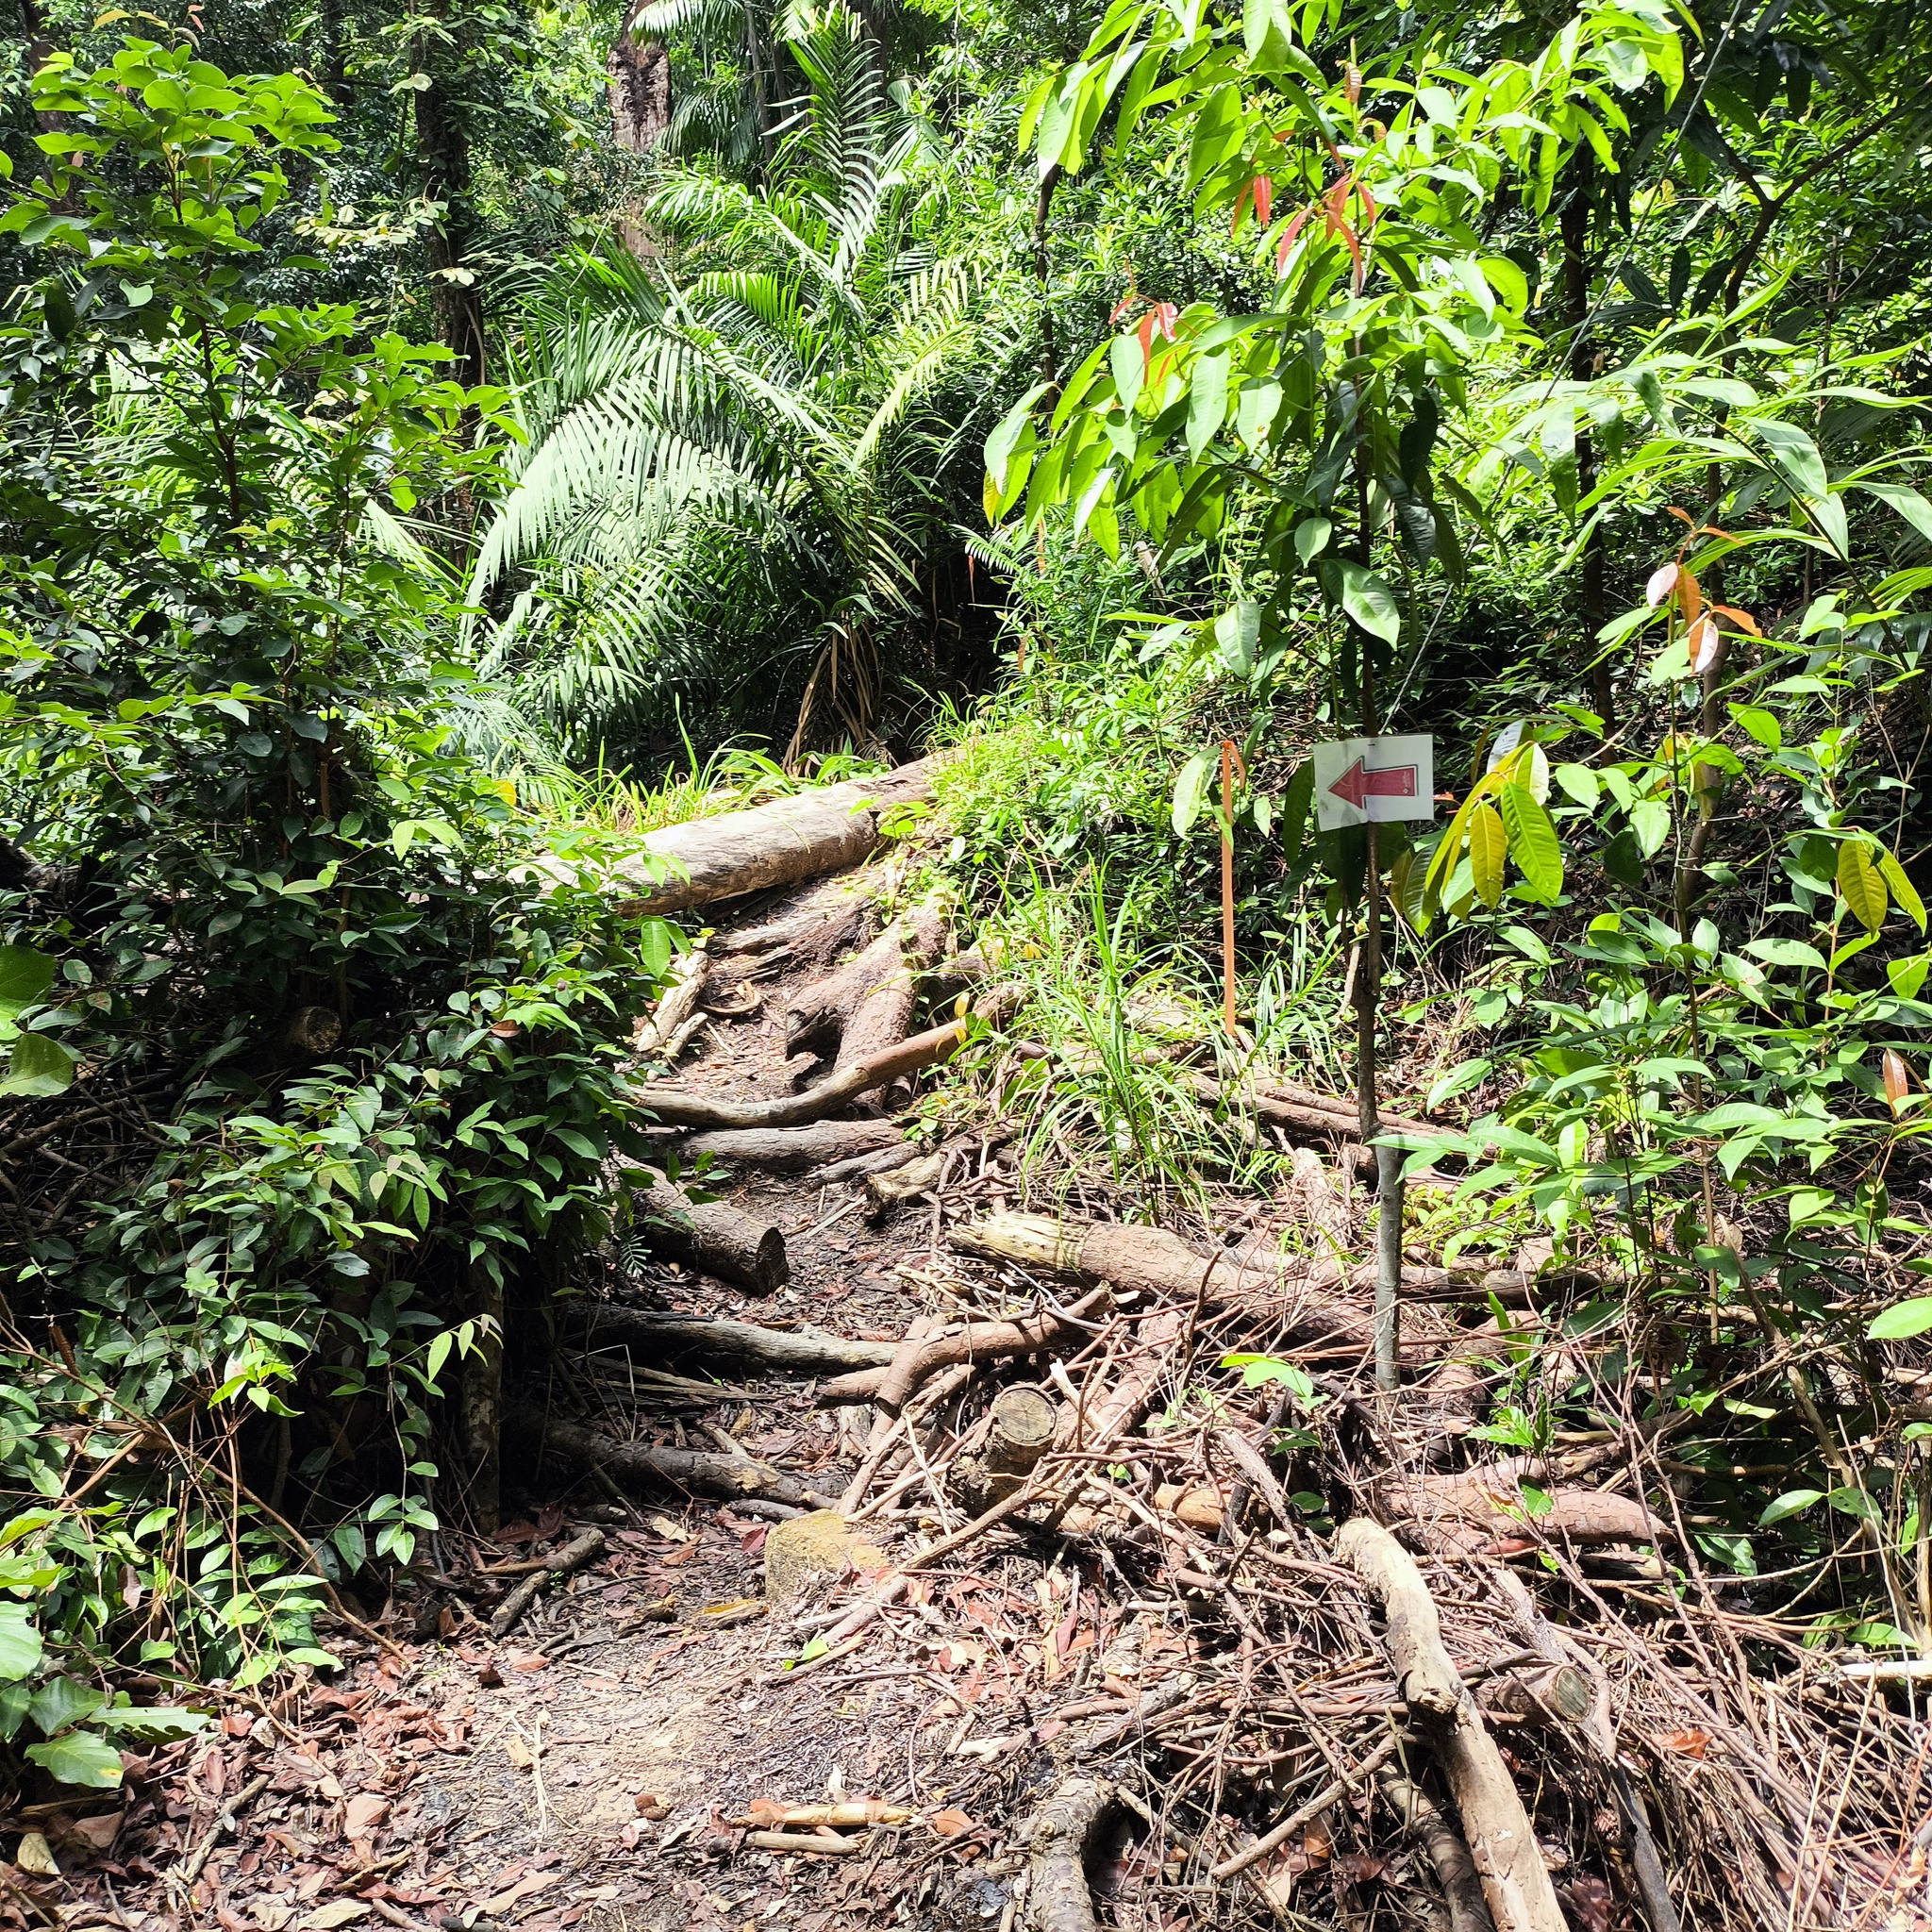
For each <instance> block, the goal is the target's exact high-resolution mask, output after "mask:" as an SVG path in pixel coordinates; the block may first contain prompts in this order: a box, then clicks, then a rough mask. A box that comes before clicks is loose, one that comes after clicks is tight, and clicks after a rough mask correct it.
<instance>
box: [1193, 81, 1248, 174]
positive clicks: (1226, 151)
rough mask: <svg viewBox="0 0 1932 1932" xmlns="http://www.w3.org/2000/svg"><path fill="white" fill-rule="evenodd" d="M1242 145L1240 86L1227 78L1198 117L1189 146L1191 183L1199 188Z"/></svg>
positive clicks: (1229, 159) (1195, 120)
mask: <svg viewBox="0 0 1932 1932" xmlns="http://www.w3.org/2000/svg"><path fill="white" fill-rule="evenodd" d="M1240 151H1241V89H1240V88H1238V87H1237V86H1236V85H1235V84H1234V82H1233V81H1231V80H1224V81H1223V82H1222V84H1221V85H1220V86H1219V87H1218V88H1216V89H1215V90H1214V92H1212V93H1211V94H1209V95H1208V100H1207V104H1206V105H1205V106H1204V107H1203V108H1202V109H1201V111H1200V113H1199V114H1198V115H1196V116H1195V119H1194V138H1193V140H1192V142H1191V143H1190V144H1189V147H1188V186H1189V187H1190V188H1198V187H1199V186H1200V185H1201V183H1202V182H1203V181H1204V180H1206V179H1207V177H1208V175H1211V174H1212V173H1213V172H1214V171H1215V169H1217V168H1219V167H1224V166H1225V165H1226V163H1227V162H1229V161H1231V160H1233V159H1235V158H1236V157H1237V156H1238V155H1239V153H1240Z"/></svg>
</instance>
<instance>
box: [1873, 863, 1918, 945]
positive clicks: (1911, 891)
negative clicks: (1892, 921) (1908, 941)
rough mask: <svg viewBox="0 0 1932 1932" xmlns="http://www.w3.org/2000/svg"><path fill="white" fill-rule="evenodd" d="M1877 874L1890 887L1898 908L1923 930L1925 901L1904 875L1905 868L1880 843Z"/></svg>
mask: <svg viewBox="0 0 1932 1932" xmlns="http://www.w3.org/2000/svg"><path fill="white" fill-rule="evenodd" d="M1878 875H1879V877H1880V878H1882V879H1883V880H1884V881H1885V883H1886V884H1887V885H1888V886H1890V888H1891V896H1892V897H1893V898H1894V899H1896V900H1897V901H1898V908H1899V910H1900V911H1901V912H1903V913H1904V914H1905V915H1906V917H1907V919H1909V920H1910V921H1911V922H1912V924H1914V925H1916V926H1917V927H1918V928H1919V930H1920V931H1921V932H1924V930H1925V902H1924V900H1923V899H1922V898H1920V897H1919V889H1918V888H1917V887H1916V886H1915V885H1913V884H1912V882H1911V880H1910V879H1908V878H1907V876H1906V869H1905V867H1904V866H1902V865H1901V864H1900V863H1899V862H1898V860H1897V859H1896V858H1893V857H1892V856H1891V854H1890V852H1888V851H1886V849H1885V848H1884V847H1883V846H1882V845H1881V846H1880V847H1879V848H1878Z"/></svg>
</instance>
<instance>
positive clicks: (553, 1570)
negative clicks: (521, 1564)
mask: <svg viewBox="0 0 1932 1932" xmlns="http://www.w3.org/2000/svg"><path fill="white" fill-rule="evenodd" d="M603 1551H604V1532H603V1531H602V1530H601V1529H587V1530H585V1532H584V1533H583V1535H582V1536H580V1537H578V1538H576V1540H575V1541H573V1542H570V1543H567V1544H565V1546H564V1547H563V1548H562V1549H560V1550H556V1551H553V1552H552V1553H551V1555H549V1556H547V1557H544V1558H543V1560H542V1561H541V1563H540V1564H539V1565H538V1566H537V1568H536V1571H535V1572H534V1574H531V1575H529V1576H526V1577H525V1579H524V1580H523V1582H521V1583H520V1584H518V1585H517V1587H516V1588H515V1589H514V1590H513V1591H510V1593H509V1594H508V1596H507V1597H505V1598H504V1600H503V1601H502V1602H501V1603H500V1604H498V1605H497V1607H496V1611H495V1614H494V1615H493V1616H492V1617H491V1619H490V1634H491V1636H492V1637H507V1636H508V1634H509V1633H510V1632H511V1631H512V1630H514V1629H515V1628H516V1626H517V1624H518V1622H519V1620H520V1619H521V1618H522V1616H523V1614H524V1612H525V1610H527V1609H528V1608H529V1607H530V1606H531V1605H532V1604H533V1603H535V1602H536V1601H537V1592H538V1591H540V1590H541V1589H542V1588H543V1586H544V1585H545V1584H546V1583H548V1582H550V1581H551V1579H552V1578H553V1577H558V1576H569V1575H571V1574H573V1573H575V1571H578V1570H581V1569H582V1568H583V1567H584V1565H585V1564H586V1563H590V1562H593V1561H595V1559H596V1558H597V1557H599V1556H601V1555H602V1554H603Z"/></svg>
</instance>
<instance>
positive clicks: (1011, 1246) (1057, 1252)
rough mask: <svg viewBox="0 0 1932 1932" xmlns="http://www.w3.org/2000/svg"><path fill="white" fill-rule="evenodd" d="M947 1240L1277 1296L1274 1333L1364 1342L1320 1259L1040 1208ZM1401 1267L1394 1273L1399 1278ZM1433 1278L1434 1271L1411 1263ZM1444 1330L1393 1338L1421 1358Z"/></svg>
mask: <svg viewBox="0 0 1932 1932" xmlns="http://www.w3.org/2000/svg"><path fill="white" fill-rule="evenodd" d="M946 1241H947V1244H948V1245H949V1246H950V1247H952V1248H953V1249H955V1250H956V1251H957V1252H958V1253H959V1254H962V1255H973V1256H976V1257H979V1258H980V1259H982V1260H990V1261H1013V1262H1017V1263H1018V1264H1019V1265H1020V1266H1021V1267H1023V1268H1031V1269H1043V1270H1047V1271H1050V1272H1051V1273H1054V1274H1074V1275H1078V1276H1080V1277H1081V1278H1082V1279H1084V1280H1089V1281H1106V1282H1111V1283H1112V1284H1113V1285H1114V1287H1116V1288H1117V1289H1121V1290H1123V1291H1125V1290H1133V1291H1137V1292H1141V1293H1147V1294H1153V1295H1157V1296H1159V1297H1160V1298H1161V1299H1163V1300H1166V1301H1176V1300H1178V1301H1185V1302H1188V1303H1190V1304H1193V1303H1196V1302H1198V1303H1199V1304H1200V1305H1201V1306H1202V1307H1217V1306H1221V1305H1223V1304H1225V1303H1228V1302H1232V1301H1235V1300H1236V1299H1238V1298H1241V1297H1244V1296H1245V1297H1253V1296H1255V1295H1257V1294H1259V1293H1266V1294H1269V1295H1271V1296H1272V1295H1274V1294H1279V1295H1280V1296H1281V1297H1282V1300H1281V1305H1280V1308H1279V1311H1278V1320H1279V1323H1280V1332H1281V1336H1282V1339H1283V1341H1286V1342H1294V1343H1298V1344H1300V1345H1303V1346H1322V1345H1326V1346H1331V1347H1342V1348H1367V1347H1368V1346H1369V1345H1370V1344H1371V1342H1372V1341H1373V1340H1374V1322H1373V1315H1372V1311H1371V1309H1370V1307H1369V1306H1368V1305H1367V1304H1366V1303H1365V1302H1361V1303H1357V1302H1351V1301H1349V1300H1346V1299H1343V1297H1342V1293H1341V1291H1342V1290H1343V1289H1344V1286H1345V1284H1346V1283H1347V1282H1348V1280H1349V1279H1350V1277H1349V1276H1347V1275H1345V1274H1344V1273H1343V1272H1342V1270H1341V1267H1340V1266H1339V1265H1338V1264H1337V1263H1336V1262H1335V1261H1334V1259H1333V1258H1332V1257H1315V1258H1314V1259H1312V1260H1309V1259H1306V1258H1304V1257H1280V1256H1271V1257H1257V1256H1255V1255H1253V1254H1248V1255H1241V1256H1227V1255H1199V1254H1196V1253H1195V1251H1194V1250H1193V1249H1192V1248H1191V1247H1190V1246H1189V1245H1188V1244H1187V1242H1185V1241H1182V1240H1181V1238H1180V1237H1179V1236H1178V1235H1176V1234H1171V1233H1169V1232H1168V1231H1167V1230H1166V1229H1165V1228H1158V1227H1135V1226H1129V1225H1126V1224H1123V1223H1118V1222H1077V1221H1057V1220H1055V1219H1054V1218H1053V1217H1052V1216H1050V1215H1044V1214H994V1215H990V1216H988V1217H987V1218H986V1219H985V1220H984V1221H976V1222H972V1223H968V1224H963V1225H961V1226H958V1227H953V1228H949V1229H948V1230H947V1232H946ZM1409 1272H1410V1271H1408V1270H1407V1269H1405V1270H1404V1271H1403V1273H1404V1277H1405V1279H1407V1275H1408V1274H1409ZM1414 1272H1415V1273H1416V1274H1418V1275H1419V1276H1422V1277H1424V1279H1433V1278H1434V1277H1435V1276H1437V1275H1439V1274H1441V1271H1440V1270H1434V1269H1430V1270H1420V1269H1419V1270H1416V1271H1414ZM1452 1332H1453V1331H1452V1330H1451V1329H1450V1328H1449V1327H1448V1326H1447V1325H1446V1324H1443V1323H1442V1322H1441V1320H1440V1319H1436V1320H1420V1319H1419V1320H1414V1321H1411V1322H1410V1323H1409V1324H1407V1332H1405V1334H1404V1336H1403V1343H1402V1347H1403V1356H1404V1358H1405V1359H1406V1360H1409V1361H1414V1362H1423V1361H1427V1360H1429V1359H1432V1358H1433V1357H1434V1356H1435V1355H1436V1354H1438V1353H1439V1352H1440V1351H1441V1345H1442V1342H1443V1341H1444V1340H1445V1338H1446V1337H1447V1336H1448V1335H1449V1334H1451V1333H1452Z"/></svg>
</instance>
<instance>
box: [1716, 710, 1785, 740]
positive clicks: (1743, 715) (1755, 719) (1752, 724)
mask: <svg viewBox="0 0 1932 1932" xmlns="http://www.w3.org/2000/svg"><path fill="white" fill-rule="evenodd" d="M1729 710H1730V714H1731V716H1732V717H1733V718H1735V719H1736V720H1737V721H1738V723H1739V724H1741V725H1742V726H1743V727H1744V729H1745V730H1746V731H1748V732H1749V733H1750V734H1751V736H1752V737H1753V738H1755V739H1756V740H1757V742H1758V743H1759V744H1761V745H1762V746H1763V747H1764V748H1765V750H1766V751H1776V750H1777V748H1778V747H1779V746H1780V745H1781V744H1783V743H1784V741H1785V734H1784V726H1783V725H1781V724H1779V723H1778V721H1777V720H1776V719H1775V718H1774V716H1773V715H1772V714H1771V713H1770V712H1769V711H1760V710H1759V709H1758V708H1757V707H1756V706H1755V705H1732V706H1730V707H1729Z"/></svg>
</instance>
